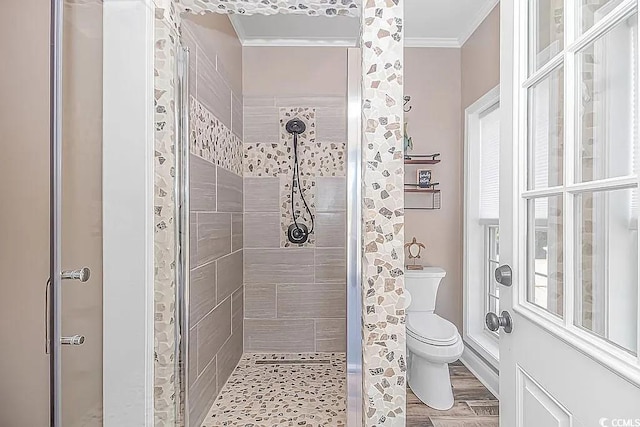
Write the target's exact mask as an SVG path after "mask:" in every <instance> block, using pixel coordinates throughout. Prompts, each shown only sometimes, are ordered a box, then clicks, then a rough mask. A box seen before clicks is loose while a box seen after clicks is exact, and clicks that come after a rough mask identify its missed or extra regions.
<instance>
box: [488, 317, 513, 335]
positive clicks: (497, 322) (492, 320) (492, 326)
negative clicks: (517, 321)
mask: <svg viewBox="0 0 640 427" xmlns="http://www.w3.org/2000/svg"><path fill="white" fill-rule="evenodd" d="M485 323H486V324H487V328H489V330H490V331H493V332H497V331H498V329H500V328H504V331H505V332H506V333H508V334H510V333H511V332H512V331H513V321H512V320H511V315H510V314H509V312H507V311H503V312H502V315H501V316H498V315H497V314H495V313H487V316H486V317H485Z"/></svg>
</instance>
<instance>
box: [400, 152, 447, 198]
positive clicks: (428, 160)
mask: <svg viewBox="0 0 640 427" xmlns="http://www.w3.org/2000/svg"><path fill="white" fill-rule="evenodd" d="M438 157H440V153H437V154H427V155H405V157H404V164H405V165H436V164H438V163H440V161H441V160H440V159H438ZM438 185H439V184H438V183H433V184H431V185H430V186H429V187H420V186H419V185H418V184H405V185H404V191H405V193H414V194H418V193H421V194H423V196H422V197H421V198H420V200H421V202H420V203H419V205H420V206H413V207H412V206H405V209H408V210H435V209H440V206H441V200H442V195H441V191H440V189H438V188H437V186H438ZM416 197H417V196H416ZM412 200H413V199H412ZM415 200H418V199H417V198H416V199H415Z"/></svg>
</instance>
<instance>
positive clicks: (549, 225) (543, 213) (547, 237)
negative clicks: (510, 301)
mask: <svg viewBox="0 0 640 427" xmlns="http://www.w3.org/2000/svg"><path fill="white" fill-rule="evenodd" d="M562 200H563V198H562V196H553V197H545V198H540V199H533V200H529V201H528V213H529V215H528V226H527V273H528V274H527V278H528V280H527V301H529V302H530V303H533V304H535V305H537V306H540V307H542V308H544V309H545V310H547V311H549V312H551V313H553V314H555V315H557V316H560V317H562V313H563V294H564V289H563V276H564V274H563V250H562V232H563V220H562V212H563V207H562Z"/></svg>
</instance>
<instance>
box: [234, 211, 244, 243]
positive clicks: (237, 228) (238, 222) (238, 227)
mask: <svg viewBox="0 0 640 427" xmlns="http://www.w3.org/2000/svg"><path fill="white" fill-rule="evenodd" d="M243 241H244V216H243V215H242V214H241V213H234V214H232V215H231V250H232V251H234V252H235V251H237V250H238V249H242V248H243V245H244V242H243Z"/></svg>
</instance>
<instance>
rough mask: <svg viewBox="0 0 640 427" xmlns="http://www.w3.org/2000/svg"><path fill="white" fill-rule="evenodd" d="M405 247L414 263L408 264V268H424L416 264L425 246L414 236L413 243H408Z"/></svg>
mask: <svg viewBox="0 0 640 427" xmlns="http://www.w3.org/2000/svg"><path fill="white" fill-rule="evenodd" d="M404 247H405V249H407V253H408V254H409V259H412V260H413V264H407V270H423V269H424V267H422V266H421V265H417V264H416V260H417V259H419V258H420V252H421V251H422V249H425V246H424V245H423V244H422V243H420V242H418V241H417V240H416V238H415V237H414V238H413V240H412V241H411V243H407V244H405V245H404Z"/></svg>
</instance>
